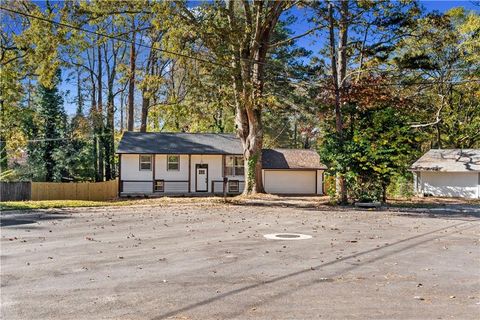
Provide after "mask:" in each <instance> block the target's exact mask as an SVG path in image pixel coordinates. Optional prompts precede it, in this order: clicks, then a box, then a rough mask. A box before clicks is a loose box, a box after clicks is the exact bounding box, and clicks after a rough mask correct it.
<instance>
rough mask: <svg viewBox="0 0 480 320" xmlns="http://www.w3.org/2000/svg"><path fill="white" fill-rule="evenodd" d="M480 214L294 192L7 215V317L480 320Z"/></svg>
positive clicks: (4, 245) (4, 268)
mask: <svg viewBox="0 0 480 320" xmlns="http://www.w3.org/2000/svg"><path fill="white" fill-rule="evenodd" d="M463 209H465V208H463ZM463 209H462V210H463ZM403 211H406V210H403ZM479 223H480V219H479V218H478V216H477V215H476V214H470V212H469V211H468V210H467V211H461V212H456V213H455V214H449V213H448V212H442V213H438V214H437V213H436V212H427V213H423V212H420V211H416V210H409V212H398V213H397V212H392V211H379V212H377V211H357V210H354V209H335V208H332V207H327V206H318V207H308V206H299V205H288V204H284V203H279V205H275V203H271V204H269V205H267V206H266V205H258V204H256V203H246V204H244V205H226V204H210V203H208V202H205V203H195V204H194V205H191V204H174V205H165V204H163V205H148V206H136V207H118V208H114V207H110V208H83V209H70V210H50V211H48V210H47V211H36V212H29V213H26V212H23V213H22V212H16V213H15V212H10V213H9V212H3V213H2V228H1V300H2V301H1V318H2V319H252V318H254V319H478V317H479V315H480V295H479V291H480V250H479V238H480V237H479V236H480V228H479V227H480V224H479ZM275 232H280V233H284V232H295V233H302V234H307V235H311V236H312V238H311V239H307V240H294V241H288V240H267V239H265V238H264V237H263V235H264V234H268V233H275Z"/></svg>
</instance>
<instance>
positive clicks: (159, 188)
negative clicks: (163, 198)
mask: <svg viewBox="0 0 480 320" xmlns="http://www.w3.org/2000/svg"><path fill="white" fill-rule="evenodd" d="M154 191H155V192H164V191H165V183H164V181H163V180H155V186H154Z"/></svg>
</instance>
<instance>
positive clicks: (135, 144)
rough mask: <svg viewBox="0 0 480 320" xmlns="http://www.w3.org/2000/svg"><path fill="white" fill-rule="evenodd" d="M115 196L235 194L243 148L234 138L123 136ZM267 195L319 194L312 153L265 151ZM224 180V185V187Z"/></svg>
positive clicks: (319, 175)
mask: <svg viewBox="0 0 480 320" xmlns="http://www.w3.org/2000/svg"><path fill="white" fill-rule="evenodd" d="M117 154H118V155H119V168H120V172H119V176H120V182H119V195H120V196H125V195H163V194H177V195H182V194H213V193H215V194H222V193H223V192H224V186H225V188H226V189H225V191H226V193H228V194H239V193H241V192H243V188H244V185H245V169H244V158H243V151H242V144H241V142H240V139H238V138H236V137H235V136H234V135H232V134H215V133H141V132H125V133H124V134H123V137H122V139H121V141H120V144H119V146H118V150H117ZM262 157H263V161H262V166H263V170H262V173H263V179H264V180H263V181H264V186H265V191H266V192H269V193H276V194H311V195H315V194H323V187H322V186H323V171H324V170H325V167H324V166H323V165H322V164H321V163H320V157H319V156H318V154H317V153H316V152H315V151H313V150H293V149H278V150H273V149H266V150H263V153H262ZM224 180H225V183H224Z"/></svg>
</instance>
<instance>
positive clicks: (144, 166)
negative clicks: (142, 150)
mask: <svg viewBox="0 0 480 320" xmlns="http://www.w3.org/2000/svg"><path fill="white" fill-rule="evenodd" d="M142 170H147V171H150V170H152V156H151V155H150V154H147V155H140V171H142Z"/></svg>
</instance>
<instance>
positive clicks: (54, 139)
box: [24, 70, 67, 181]
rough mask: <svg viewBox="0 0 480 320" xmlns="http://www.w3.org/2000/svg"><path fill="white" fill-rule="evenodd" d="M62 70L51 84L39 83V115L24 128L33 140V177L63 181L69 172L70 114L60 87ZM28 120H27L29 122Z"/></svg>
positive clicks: (30, 158)
mask: <svg viewBox="0 0 480 320" xmlns="http://www.w3.org/2000/svg"><path fill="white" fill-rule="evenodd" d="M59 83H60V70H57V72H56V79H54V80H53V82H52V86H51V87H46V86H44V85H41V84H40V85H39V86H38V105H37V107H36V113H35V115H34V116H33V117H32V118H31V119H30V121H29V123H28V125H27V126H25V128H24V130H25V131H26V134H27V136H28V137H29V140H32V141H31V142H30V143H29V144H28V156H29V167H30V177H31V178H32V179H33V180H40V181H60V180H61V178H62V176H64V174H65V166H66V164H65V158H66V157H65V149H64V148H63V147H64V141H63V140H62V139H64V138H65V133H66V125H67V123H66V122H67V121H66V114H65V110H64V109H63V98H62V96H61V94H60V92H59V90H58V84H59ZM26 124H27V123H26Z"/></svg>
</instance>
